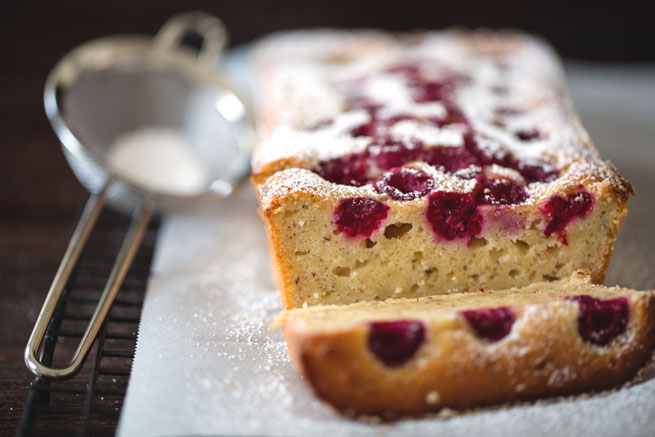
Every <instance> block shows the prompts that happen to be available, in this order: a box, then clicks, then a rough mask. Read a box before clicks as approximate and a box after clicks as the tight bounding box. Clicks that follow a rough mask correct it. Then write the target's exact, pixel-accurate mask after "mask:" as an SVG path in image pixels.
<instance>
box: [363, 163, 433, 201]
mask: <svg viewBox="0 0 655 437" xmlns="http://www.w3.org/2000/svg"><path fill="white" fill-rule="evenodd" d="M375 188H376V190H377V191H378V193H387V194H388V195H389V197H391V198H392V199H394V200H414V199H418V198H419V197H423V196H425V195H426V194H428V193H429V192H430V191H431V190H432V189H433V188H434V179H432V178H431V177H430V176H428V175H426V174H425V173H423V172H422V171H421V170H418V169H415V168H397V169H394V170H391V171H388V172H386V173H384V174H383V175H382V176H380V177H379V178H378V180H377V182H376V183H375Z"/></svg>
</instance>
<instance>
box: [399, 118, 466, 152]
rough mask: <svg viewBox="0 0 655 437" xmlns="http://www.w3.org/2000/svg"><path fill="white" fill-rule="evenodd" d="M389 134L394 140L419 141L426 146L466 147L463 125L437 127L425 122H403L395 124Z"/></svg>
mask: <svg viewBox="0 0 655 437" xmlns="http://www.w3.org/2000/svg"><path fill="white" fill-rule="evenodd" d="M389 134H390V135H391V137H392V138H395V139H398V140H401V141H402V140H405V141H409V140H412V139H415V140H418V141H420V142H422V143H423V144H425V145H426V146H431V145H433V146H436V145H438V146H443V147H461V146H463V145H464V131H463V129H462V126H461V125H457V124H454V125H448V126H444V127H436V126H434V125H432V124H428V123H425V122H418V121H415V120H403V121H399V122H398V123H396V124H394V125H393V126H392V127H391V129H390V131H389Z"/></svg>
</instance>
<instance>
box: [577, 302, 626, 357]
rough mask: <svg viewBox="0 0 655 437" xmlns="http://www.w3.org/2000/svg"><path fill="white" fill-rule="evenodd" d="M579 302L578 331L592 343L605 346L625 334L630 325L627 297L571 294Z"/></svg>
mask: <svg viewBox="0 0 655 437" xmlns="http://www.w3.org/2000/svg"><path fill="white" fill-rule="evenodd" d="M566 300H572V301H575V302H577V303H578V305H579V308H580V316H579V317H578V332H579V333H580V336H581V337H582V338H583V339H584V340H585V341H588V342H590V343H593V344H596V345H598V346H605V345H606V344H608V343H609V342H610V341H612V340H613V339H614V338H615V337H617V336H619V335H621V334H623V333H624V332H625V329H626V327H627V326H628V318H629V303H628V299H626V298H625V297H617V298H614V299H597V298H594V297H591V296H587V295H578V296H569V297H567V298H566Z"/></svg>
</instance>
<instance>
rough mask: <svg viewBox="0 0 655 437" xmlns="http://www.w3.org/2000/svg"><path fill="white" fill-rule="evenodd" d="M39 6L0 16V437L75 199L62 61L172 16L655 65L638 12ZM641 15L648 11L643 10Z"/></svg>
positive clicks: (294, 4) (205, 4)
mask: <svg viewBox="0 0 655 437" xmlns="http://www.w3.org/2000/svg"><path fill="white" fill-rule="evenodd" d="M599 3H600V2H589V3H588V4H585V3H582V2H579V3H575V2H570V1H569V2H565V1H550V2H549V1H540V2H527V1H519V0H505V1H500V0H499V1H486V2H466V1H452V0H451V1H409V0H395V1H388V2H385V1H382V0H378V1H354V0H350V1H342V0H333V1H324V2H318V1H310V0H305V1H267V2H264V1H261V2H257V1H245V0H244V1H232V2H228V1H158V2H151V3H147V2H138V1H135V0H133V1H130V2H121V1H103V2H94V1H82V0H77V1H64V2H61V1H43V2H16V1H14V2H3V4H2V7H1V8H0V56H1V57H0V59H1V61H0V62H1V67H0V147H1V151H2V153H1V155H0V182H1V184H2V185H1V187H2V188H0V293H1V295H0V432H1V433H13V432H14V430H15V428H16V426H17V423H18V420H19V418H20V414H21V408H22V404H23V402H24V399H25V394H26V390H27V387H28V385H29V382H30V380H31V375H30V374H29V373H28V371H27V369H26V368H25V366H24V365H23V363H22V350H23V348H24V346H25V343H26V341H27V338H28V336H29V332H30V330H31V328H32V325H33V323H34V320H35V318H36V315H37V313H38V310H39V308H40V306H41V304H42V302H43V299H44V296H45V292H46V291H47V289H48V287H49V284H50V281H51V280H52V277H53V275H54V272H55V270H56V268H57V265H58V263H59V260H60V258H61V256H62V254H63V252H64V249H65V247H66V243H67V240H68V238H69V234H70V231H71V229H72V226H73V224H74V223H75V221H76V219H77V216H78V214H79V211H80V205H81V203H82V201H83V200H84V198H85V192H84V190H83V189H82V188H81V187H80V186H79V184H78V183H77V181H76V180H75V179H74V177H73V176H72V174H71V172H70V170H69V169H68V166H67V165H66V163H65V161H64V158H63V155H62V152H61V149H60V148H59V146H58V143H57V139H56V137H55V135H54V134H53V133H52V131H51V129H50V126H49V124H48V122H47V120H46V118H45V115H44V112H43V105H42V90H43V83H44V81H45V78H46V75H47V73H48V71H49V70H50V68H51V67H52V66H53V65H54V64H55V62H56V61H57V60H58V59H59V58H60V57H61V56H62V55H64V54H65V53H66V52H67V51H69V50H70V49H72V48H73V47H75V46H77V45H78V44H80V43H82V42H84V41H87V40H89V39H92V38H97V37H100V36H103V35H109V34H115V33H145V34H154V33H155V32H156V31H157V29H158V28H159V26H160V25H161V24H162V23H163V22H164V21H165V20H166V18H168V17H169V16H171V15H172V14H174V13H175V12H180V11H184V10H193V9H200V10H204V11H207V12H211V13H213V14H215V15H217V16H219V17H220V18H222V19H223V20H224V22H225V23H226V25H227V26H228V28H229V30H230V32H231V35H232V41H233V43H244V42H248V41H251V40H252V39H254V38H256V37H258V36H260V35H263V34H265V33H268V32H272V31H275V30H279V29H286V28H297V27H313V26H342V27H382V28H388V29H394V30H408V29H415V28H442V27H447V26H450V25H464V26H472V27H476V26H488V27H515V28H521V29H524V30H528V31H531V32H535V33H538V34H541V35H543V36H545V37H546V38H547V39H548V40H549V41H551V43H552V44H553V45H554V46H555V48H556V49H557V50H558V51H559V52H560V53H561V54H562V55H563V56H564V57H565V58H567V59H576V60H585V61H594V62H622V63H652V62H654V61H655V48H653V45H652V39H653V14H652V12H651V11H650V10H647V9H646V6H639V5H638V3H637V2H626V1H618V2H617V1H615V2H612V3H611V4H609V5H608V6H600V5H599ZM643 4H648V3H646V2H644V3H643Z"/></svg>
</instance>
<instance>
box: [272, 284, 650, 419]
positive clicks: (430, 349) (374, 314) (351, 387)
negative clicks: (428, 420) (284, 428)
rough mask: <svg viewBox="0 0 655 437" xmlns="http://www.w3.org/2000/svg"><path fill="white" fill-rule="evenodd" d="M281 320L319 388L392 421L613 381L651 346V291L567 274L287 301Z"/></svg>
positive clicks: (354, 410)
mask: <svg viewBox="0 0 655 437" xmlns="http://www.w3.org/2000/svg"><path fill="white" fill-rule="evenodd" d="M282 322H283V326H284V334H285V337H286V340H287V346H288V349H289V352H290V354H291V357H292V359H293V362H294V363H295V365H296V367H297V368H298V369H299V370H300V371H301V372H302V374H303V375H304V376H305V379H306V381H307V383H308V384H309V385H311V387H312V388H313V390H314V392H315V393H316V395H317V396H318V397H320V398H321V399H322V400H324V401H326V402H328V403H329V404H331V405H332V406H334V407H335V408H336V409H337V410H339V411H341V412H344V413H347V414H349V415H377V416H382V417H387V418H393V417H397V416H400V415H415V414H421V413H427V412H436V411H438V410H440V409H442V408H446V407H448V408H452V409H470V408H475V407H480V406H485V405H492V404H501V403H506V402H514V401H519V400H532V399H536V398H542V397H547V396H556V395H568V394H575V393H581V392H585V391H592V390H600V389H604V388H608V387H613V386H616V385H618V384H621V383H623V382H625V381H627V380H629V379H630V378H631V377H633V375H635V373H636V372H637V371H638V369H640V368H641V367H642V366H643V365H644V364H645V363H646V362H647V360H648V359H649V358H650V357H651V356H652V354H653V348H654V346H655V292H653V291H649V292H639V291H634V290H627V289H622V288H616V287H615V288H605V287H602V286H598V285H593V284H592V283H591V281H590V278H589V276H588V272H577V273H574V274H573V275H572V276H571V278H569V279H565V280H560V281H555V282H542V283H535V284H532V285H530V286H529V287H526V288H522V289H509V290H504V291H491V290H480V291H478V292H476V293H460V294H450V295H446V296H433V297H422V298H418V299H392V300H388V301H386V302H364V303H357V304H352V305H348V306H316V307H312V308H307V309H295V310H290V311H286V312H285V313H283V315H282Z"/></svg>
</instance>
